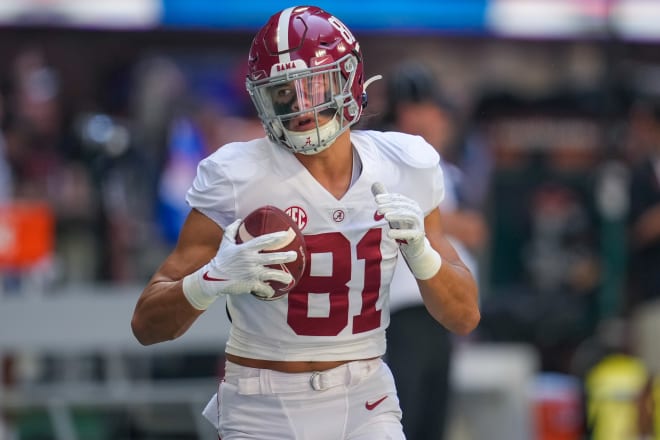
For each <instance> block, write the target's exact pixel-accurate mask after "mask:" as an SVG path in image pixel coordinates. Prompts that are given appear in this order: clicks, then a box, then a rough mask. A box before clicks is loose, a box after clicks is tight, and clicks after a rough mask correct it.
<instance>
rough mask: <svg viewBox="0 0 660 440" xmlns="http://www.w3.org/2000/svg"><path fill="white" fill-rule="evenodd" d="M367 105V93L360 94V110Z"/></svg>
mask: <svg viewBox="0 0 660 440" xmlns="http://www.w3.org/2000/svg"><path fill="white" fill-rule="evenodd" d="M368 103H369V98H368V96H367V92H362V109H365V108H367V104H368Z"/></svg>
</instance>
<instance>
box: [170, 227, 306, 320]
mask: <svg viewBox="0 0 660 440" xmlns="http://www.w3.org/2000/svg"><path fill="white" fill-rule="evenodd" d="M240 223H241V220H240V219H238V220H236V221H234V222H233V223H232V224H230V225H229V226H227V229H226V230H225V233H224V236H223V238H222V242H221V243H220V248H219V249H218V253H217V254H216V255H215V257H213V259H212V260H211V261H209V262H208V263H207V264H206V265H205V266H203V267H202V268H200V269H199V270H197V271H196V272H193V273H191V274H190V275H187V276H185V277H184V278H183V294H184V295H185V296H186V298H187V299H188V302H190V304H191V305H192V306H193V307H195V308H196V309H198V310H206V309H207V308H208V307H209V306H210V305H211V304H212V303H213V301H215V300H216V299H217V298H218V296H219V295H222V294H225V295H237V294H243V293H253V294H255V295H257V296H259V297H261V298H270V297H272V296H273V295H274V294H275V290H273V288H272V287H271V286H270V285H268V283H266V281H270V280H272V281H279V282H280V283H283V284H289V283H291V281H292V280H293V277H292V276H291V274H290V273H287V272H284V271H283V270H278V269H273V268H270V267H266V266H268V265H271V264H280V263H288V262H290V261H294V260H295V259H296V258H298V254H297V253H296V252H295V251H287V252H267V253H262V252H260V251H262V250H264V249H278V248H280V247H281V246H283V245H285V244H286V242H287V240H288V234H287V231H280V232H273V233H270V234H265V235H261V236H259V237H255V238H253V239H251V240H249V241H247V242H245V243H241V244H236V239H235V237H236V231H237V230H238V226H239V225H240Z"/></svg>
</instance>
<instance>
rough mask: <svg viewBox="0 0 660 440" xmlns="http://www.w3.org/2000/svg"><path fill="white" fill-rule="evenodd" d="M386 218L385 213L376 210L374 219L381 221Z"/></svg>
mask: <svg viewBox="0 0 660 440" xmlns="http://www.w3.org/2000/svg"><path fill="white" fill-rule="evenodd" d="M384 218H385V215H384V214H379V213H378V211H376V212H374V220H376V221H377V222H378V221H381V220H382V219H384Z"/></svg>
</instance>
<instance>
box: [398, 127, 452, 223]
mask: <svg viewBox="0 0 660 440" xmlns="http://www.w3.org/2000/svg"><path fill="white" fill-rule="evenodd" d="M386 136H387V140H388V142H386V143H385V145H386V146H387V150H386V151H387V154H393V155H395V156H396V157H397V158H398V159H397V160H398V161H399V162H400V163H401V164H402V167H403V170H404V171H403V173H404V175H403V176H402V181H403V182H402V184H403V185H402V186H403V192H404V194H407V195H408V196H411V197H412V198H414V199H415V200H417V202H418V203H419V205H420V207H421V208H422V210H423V211H424V214H425V215H428V214H429V213H430V212H431V211H433V210H434V209H436V208H437V207H438V206H439V205H440V203H441V202H442V201H443V200H444V198H445V177H444V174H443V169H442V166H441V163H440V162H441V161H440V156H439V154H438V152H437V151H436V150H435V148H433V147H432V146H431V145H430V144H429V143H428V142H426V141H425V140H424V138H423V137H421V136H414V135H409V134H405V133H399V132H388V133H386Z"/></svg>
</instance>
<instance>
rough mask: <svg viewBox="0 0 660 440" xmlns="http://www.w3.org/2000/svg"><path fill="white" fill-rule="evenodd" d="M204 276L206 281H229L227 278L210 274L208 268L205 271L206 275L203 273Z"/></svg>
mask: <svg viewBox="0 0 660 440" xmlns="http://www.w3.org/2000/svg"><path fill="white" fill-rule="evenodd" d="M202 278H204V279H205V280H206V281H228V280H227V279H226V278H214V277H212V276H210V275H209V272H208V270H207V271H206V272H204V275H202Z"/></svg>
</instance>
